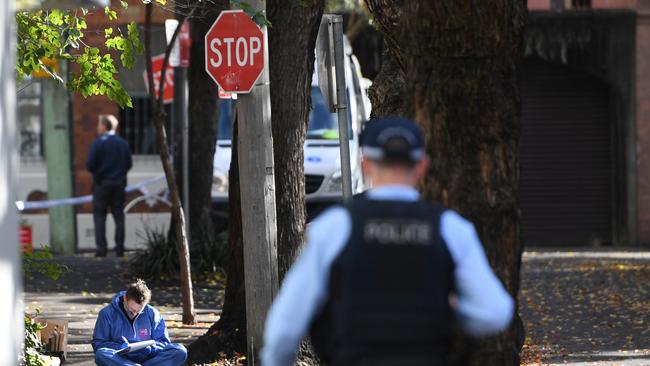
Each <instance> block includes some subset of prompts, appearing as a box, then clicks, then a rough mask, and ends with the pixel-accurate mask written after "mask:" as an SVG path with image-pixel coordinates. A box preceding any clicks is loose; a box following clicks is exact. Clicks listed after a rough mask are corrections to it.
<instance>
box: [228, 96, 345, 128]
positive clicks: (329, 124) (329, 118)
mask: <svg viewBox="0 0 650 366" xmlns="http://www.w3.org/2000/svg"><path fill="white" fill-rule="evenodd" d="M348 99H349V96H348ZM311 100H312V109H311V111H310V112H309V124H308V127H307V138H308V139H326V140H338V138H339V122H338V117H337V114H336V113H330V112H329V111H328V110H327V105H326V104H325V100H324V99H323V95H322V94H321V92H320V89H319V88H318V87H317V86H314V87H312V88H311ZM232 112H233V101H232V99H220V100H219V121H218V130H217V136H218V137H217V138H218V139H219V140H230V139H231V138H232ZM349 113H350V108H348V114H346V116H347V122H348V136H350V138H352V126H351V124H350V115H349Z"/></svg>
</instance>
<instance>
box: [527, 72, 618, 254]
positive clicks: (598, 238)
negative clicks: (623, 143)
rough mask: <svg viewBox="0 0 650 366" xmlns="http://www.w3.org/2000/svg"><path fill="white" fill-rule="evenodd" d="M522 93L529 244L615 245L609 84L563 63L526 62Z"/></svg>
mask: <svg viewBox="0 0 650 366" xmlns="http://www.w3.org/2000/svg"><path fill="white" fill-rule="evenodd" d="M521 92H522V131H521V132H522V134H521V140H520V145H519V149H520V191H519V194H520V205H521V238H522V240H523V243H524V245H525V246H575V245H594V244H609V243H611V241H612V207H611V206H612V147H611V145H612V138H611V126H610V122H609V115H610V113H609V110H610V103H609V92H608V89H607V87H606V86H605V85H604V84H602V83H601V82H599V81H598V80H597V79H595V78H593V77H591V76H589V75H586V74H582V73H579V72H576V71H574V70H570V69H568V68H565V67H562V66H556V65H551V64H548V63H545V62H541V61H526V62H524V65H523V67H522V73H521Z"/></svg>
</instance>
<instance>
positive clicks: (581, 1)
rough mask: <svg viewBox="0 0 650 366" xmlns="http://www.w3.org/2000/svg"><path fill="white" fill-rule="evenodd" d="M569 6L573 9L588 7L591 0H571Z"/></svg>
mask: <svg viewBox="0 0 650 366" xmlns="http://www.w3.org/2000/svg"><path fill="white" fill-rule="evenodd" d="M571 7H572V8H574V9H590V8H591V0H571Z"/></svg>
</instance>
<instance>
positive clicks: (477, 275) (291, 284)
mask: <svg viewBox="0 0 650 366" xmlns="http://www.w3.org/2000/svg"><path fill="white" fill-rule="evenodd" d="M367 197H368V198H369V199H373V200H399V201H416V200H418V199H419V193H418V192H417V191H416V190H415V189H414V188H412V187H410V186H382V187H380V188H376V189H372V190H370V191H368V192H367ZM350 233H351V219H350V216H349V214H348V211H347V210H346V209H345V208H343V207H334V208H331V209H329V210H327V211H325V212H324V213H323V214H322V215H321V216H319V217H318V218H317V219H316V220H315V221H314V222H312V223H311V224H310V225H309V227H308V228H307V245H306V247H305V248H304V251H303V252H302V253H301V255H300V257H299V258H298V260H297V261H296V263H295V264H294V265H293V267H292V268H291V269H290V270H289V272H288V273H287V275H286V276H285V278H284V282H283V285H282V288H281V289H280V292H279V294H278V296H277V298H276V299H275V301H274V303H273V305H272V306H271V309H270V310H269V314H268V317H267V319H266V325H265V331H264V347H263V349H262V351H261V360H262V364H263V365H264V366H280V365H291V364H292V362H293V360H294V358H295V351H296V349H297V348H298V345H299V344H300V342H301V341H302V339H303V337H304V336H305V334H306V333H307V331H308V330H309V326H310V324H311V322H312V319H313V317H314V316H315V315H316V314H317V313H318V311H319V310H320V308H321V306H323V304H324V303H325V302H326V300H327V296H328V293H327V292H328V290H329V273H330V268H331V265H332V262H333V261H334V260H335V259H336V257H337V256H338V255H339V253H340V251H341V250H342V249H343V248H344V246H345V244H346V243H347V241H348V238H349V236H350ZM440 233H441V235H442V238H443V239H444V241H445V243H446V244H447V247H448V248H449V252H450V254H451V256H452V259H453V261H454V264H455V270H454V281H455V287H456V295H457V296H458V304H457V306H456V308H455V311H456V316H457V319H458V321H459V323H460V325H461V326H462V327H463V329H464V330H465V331H466V332H468V333H469V334H471V335H474V336H487V335H492V334H495V333H497V332H499V331H501V330H504V329H505V328H506V327H507V326H508V325H509V324H510V320H511V318H512V314H513V308H514V301H513V299H512V298H511V297H510V295H509V294H508V293H507V292H506V290H505V289H504V288H503V285H502V284H501V282H500V281H499V279H498V278H497V277H496V276H495V275H494V273H493V272H492V269H491V268H490V265H489V263H488V261H487V258H486V257H485V253H484V252H483V247H482V246H481V242H480V241H479V239H478V235H477V234H476V231H475V230H474V226H473V225H472V224H471V223H470V222H469V221H467V220H465V219H464V218H462V217H461V216H460V215H459V214H458V213H456V212H454V211H452V210H447V211H445V212H444V213H443V214H442V216H441V218H440Z"/></svg>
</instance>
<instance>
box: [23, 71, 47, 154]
mask: <svg viewBox="0 0 650 366" xmlns="http://www.w3.org/2000/svg"><path fill="white" fill-rule="evenodd" d="M41 95H42V90H41V81H40V79H31V78H27V79H23V81H22V83H21V85H19V86H18V89H17V94H16V104H17V105H16V122H17V127H18V141H19V145H18V149H19V150H18V151H19V153H20V158H21V159H23V160H29V159H40V158H43V129H42V120H43V110H42V103H41Z"/></svg>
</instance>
